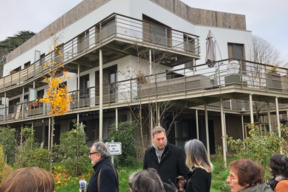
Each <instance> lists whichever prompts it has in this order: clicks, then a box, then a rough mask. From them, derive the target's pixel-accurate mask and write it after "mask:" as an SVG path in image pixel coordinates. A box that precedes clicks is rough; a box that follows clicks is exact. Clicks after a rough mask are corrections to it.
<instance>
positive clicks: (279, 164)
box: [269, 154, 288, 177]
mask: <svg viewBox="0 0 288 192" xmlns="http://www.w3.org/2000/svg"><path fill="white" fill-rule="evenodd" d="M269 166H270V168H271V173H272V175H273V176H276V175H282V176H284V177H288V157H287V156H284V155H280V154H274V155H272V156H271V158H270V163H269Z"/></svg>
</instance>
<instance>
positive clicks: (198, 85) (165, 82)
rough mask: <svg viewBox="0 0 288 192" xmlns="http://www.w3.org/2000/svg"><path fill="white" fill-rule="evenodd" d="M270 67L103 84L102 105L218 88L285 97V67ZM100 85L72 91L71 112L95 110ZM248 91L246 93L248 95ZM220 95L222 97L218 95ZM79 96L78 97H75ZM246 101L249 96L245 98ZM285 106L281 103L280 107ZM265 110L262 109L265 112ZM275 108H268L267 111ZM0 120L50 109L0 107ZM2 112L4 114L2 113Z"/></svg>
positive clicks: (241, 65) (224, 64)
mask: <svg viewBox="0 0 288 192" xmlns="http://www.w3.org/2000/svg"><path fill="white" fill-rule="evenodd" d="M271 68H273V66H271V65H265V64H261V63H255V62H250V61H244V60H235V59H227V60H222V61H217V62H215V65H214V67H213V68H209V67H208V66H207V64H203V65H197V66H196V67H195V68H184V69H178V70H173V71H168V72H163V73H156V74H153V75H147V76H142V77H138V78H131V79H128V80H123V81H118V82H116V83H111V84H103V104H106V105H113V104H119V103H122V104H123V103H124V104H132V105H133V103H135V102H136V104H137V102H138V101H140V100H141V101H143V103H144V102H150V101H151V100H153V102H155V101H157V99H161V98H164V100H166V101H170V100H171V101H173V100H175V99H177V97H176V96H185V97H183V98H189V97H190V96H191V98H192V97H193V94H194V93H196V92H198V93H199V92H200V93H203V92H207V93H209V92H210V91H215V90H216V91H218V90H221V89H226V90H227V89H228V90H229V89H230V88H231V89H235V88H238V89H242V90H244V89H246V90H248V91H249V92H252V91H258V92H259V93H264V94H265V95H266V96H269V94H270V93H273V94H274V95H275V94H276V95H277V94H287V95H288V77H287V69H286V68H281V67H279V68H277V69H276V70H275V71H274V72H273V73H272V72H271V71H270V72H269V70H270V69H271ZM99 92H100V91H99V86H96V87H89V88H85V89H81V90H76V91H72V92H70V93H69V94H71V96H72V98H73V103H71V104H70V106H69V108H70V111H74V110H78V109H87V110H93V109H94V110H97V109H98V108H97V107H98V105H99ZM249 92H248V93H247V94H249ZM219 94H221V93H220V92H219ZM78 95H79V98H78ZM247 98H248V97H247ZM285 106H286V105H283V104H280V105H279V107H281V108H282V107H285ZM209 107H211V108H215V109H219V107H220V104H219V103H218V102H216V103H210V104H209ZM224 108H225V110H231V111H235V112H240V111H247V110H249V104H248V101H245V100H226V101H224ZM266 108H267V107H264V108H263V109H262V110H266ZM274 108H275V105H274V104H271V105H270V110H273V109H274ZM0 111H1V114H6V115H2V116H1V115H0V120H4V116H5V119H6V121H9V120H17V119H21V118H30V117H32V116H33V117H34V116H39V115H48V114H49V112H50V108H49V106H46V105H43V104H42V103H35V101H34V102H29V103H22V104H20V106H19V105H15V106H9V107H2V108H0ZM4 111H5V112H4Z"/></svg>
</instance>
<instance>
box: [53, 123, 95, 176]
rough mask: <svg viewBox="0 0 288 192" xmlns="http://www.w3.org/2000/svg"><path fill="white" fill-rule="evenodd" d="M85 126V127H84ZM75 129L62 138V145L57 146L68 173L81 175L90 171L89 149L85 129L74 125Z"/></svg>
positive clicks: (63, 134)
mask: <svg viewBox="0 0 288 192" xmlns="http://www.w3.org/2000/svg"><path fill="white" fill-rule="evenodd" d="M82 126H84V125H82ZM74 127H75V129H72V130H71V131H69V132H67V133H62V134H61V136H60V145H58V146H55V149H56V151H57V154H58V156H59V158H60V159H61V160H62V162H63V164H64V166H65V168H66V169H67V173H68V174H70V175H80V174H83V173H87V172H88V171H89V166H87V164H90V159H89V147H88V146H87V144H86V140H87V137H86V134H85V132H84V127H81V125H80V124H76V123H75V124H74Z"/></svg>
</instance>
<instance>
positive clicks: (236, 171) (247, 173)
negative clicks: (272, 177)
mask: <svg viewBox="0 0 288 192" xmlns="http://www.w3.org/2000/svg"><path fill="white" fill-rule="evenodd" d="M229 169H230V175H229V177H228V179H227V180H226V181H227V182H228V183H229V186H230V188H231V192H238V191H242V190H244V189H246V188H249V187H254V186H256V185H258V184H261V183H263V177H264V168H263V167H262V166H261V165H259V164H258V163H256V162H253V161H251V160H249V159H241V160H237V161H232V162H231V163H230V164H229Z"/></svg>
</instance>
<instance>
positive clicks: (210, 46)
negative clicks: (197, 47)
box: [205, 30, 215, 67]
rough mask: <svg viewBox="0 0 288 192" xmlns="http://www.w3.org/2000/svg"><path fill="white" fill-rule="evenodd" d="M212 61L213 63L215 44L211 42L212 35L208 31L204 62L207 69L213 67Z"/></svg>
mask: <svg viewBox="0 0 288 192" xmlns="http://www.w3.org/2000/svg"><path fill="white" fill-rule="evenodd" d="M214 61H215V44H214V41H213V37H212V33H211V31H210V30H209V32H208V35H207V38H206V57H205V62H206V63H207V64H208V67H214Z"/></svg>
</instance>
